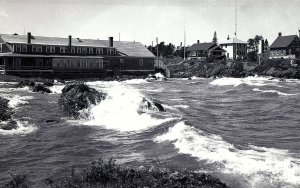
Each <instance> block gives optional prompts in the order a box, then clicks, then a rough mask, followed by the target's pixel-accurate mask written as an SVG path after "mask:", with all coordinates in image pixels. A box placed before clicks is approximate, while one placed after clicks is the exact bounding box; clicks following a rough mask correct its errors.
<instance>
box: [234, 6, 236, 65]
mask: <svg viewBox="0 0 300 188" xmlns="http://www.w3.org/2000/svg"><path fill="white" fill-rule="evenodd" d="M234 35H235V60H236V59H237V0H235V32H234Z"/></svg>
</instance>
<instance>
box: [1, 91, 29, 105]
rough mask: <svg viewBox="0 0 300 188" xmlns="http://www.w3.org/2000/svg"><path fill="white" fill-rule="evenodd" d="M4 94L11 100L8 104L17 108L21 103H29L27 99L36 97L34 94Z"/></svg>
mask: <svg viewBox="0 0 300 188" xmlns="http://www.w3.org/2000/svg"><path fill="white" fill-rule="evenodd" d="M2 96H3V97H4V98H6V99H8V100H9V102H8V105H9V107H11V108H17V107H19V106H20V105H25V104H28V101H27V100H30V99H33V98H34V97H32V96H20V95H8V94H3V95H2Z"/></svg>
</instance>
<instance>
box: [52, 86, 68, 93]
mask: <svg viewBox="0 0 300 188" xmlns="http://www.w3.org/2000/svg"><path fill="white" fill-rule="evenodd" d="M64 87H65V85H53V86H52V87H49V89H50V91H51V92H52V93H53V94H58V93H61V92H62V89H63V88H64Z"/></svg>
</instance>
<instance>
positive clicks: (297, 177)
mask: <svg viewBox="0 0 300 188" xmlns="http://www.w3.org/2000/svg"><path fill="white" fill-rule="evenodd" d="M154 141H155V142H164V141H169V142H172V143H173V144H174V146H175V148H177V149H178V150H179V153H183V154H189V155H191V156H193V157H196V158H198V159H199V160H201V161H202V160H203V161H206V163H209V164H214V165H216V167H217V168H218V169H219V170H221V171H222V172H223V173H229V174H232V173H233V174H239V175H241V176H242V177H243V178H244V179H245V180H246V181H247V182H248V184H249V187H285V186H286V187H289V186H292V187H297V186H300V160H299V159H295V158H292V157H291V156H290V155H289V153H288V151H287V150H280V149H274V148H264V147H257V146H252V145H249V146H248V147H247V148H245V149H238V148H236V147H235V146H234V145H232V144H230V143H227V142H226V141H224V140H223V139H222V138H221V137H220V136H218V135H213V134H207V133H205V132H203V131H201V130H197V129H196V128H194V127H192V126H189V125H186V124H185V123H184V122H179V123H177V124H176V125H175V126H174V127H170V128H169V130H168V132H167V133H165V134H163V135H160V136H157V137H156V138H155V139H154Z"/></svg>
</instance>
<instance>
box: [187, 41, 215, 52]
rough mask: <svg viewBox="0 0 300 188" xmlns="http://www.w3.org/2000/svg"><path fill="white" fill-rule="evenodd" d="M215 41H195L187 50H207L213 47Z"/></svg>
mask: <svg viewBox="0 0 300 188" xmlns="http://www.w3.org/2000/svg"><path fill="white" fill-rule="evenodd" d="M215 44H216V43H213V42H207V43H206V42H205V43H195V44H193V45H192V46H191V47H189V48H188V50H187V51H188V52H192V51H196V50H205V51H207V50H208V49H210V48H211V47H213V46H214V45H215Z"/></svg>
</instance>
